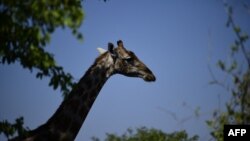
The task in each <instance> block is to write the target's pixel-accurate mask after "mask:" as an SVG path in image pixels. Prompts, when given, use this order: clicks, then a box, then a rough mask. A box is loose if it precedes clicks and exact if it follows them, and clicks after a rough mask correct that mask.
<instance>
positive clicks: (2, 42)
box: [0, 0, 84, 137]
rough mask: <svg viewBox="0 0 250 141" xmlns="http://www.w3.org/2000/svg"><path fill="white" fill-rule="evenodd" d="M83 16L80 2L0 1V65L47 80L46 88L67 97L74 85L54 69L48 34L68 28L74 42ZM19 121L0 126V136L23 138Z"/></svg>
mask: <svg viewBox="0 0 250 141" xmlns="http://www.w3.org/2000/svg"><path fill="white" fill-rule="evenodd" d="M83 18H84V13H83V10H82V1H81V0H25V1H20V0H0V19H1V22H0V63H1V64H12V63H20V64H21V66H22V67H23V68H24V69H28V70H30V71H31V72H32V71H34V72H35V73H36V77H37V78H39V79H42V78H44V77H48V78H50V82H49V86H52V87H53V88H54V89H58V88H59V89H60V90H61V91H62V93H63V96H67V94H68V93H69V90H70V89H71V87H72V86H73V85H74V82H73V77H72V75H71V74H70V73H66V72H65V71H64V69H63V67H62V66H60V65H58V64H57V63H56V61H55V59H54V57H53V54H51V53H49V52H47V51H46V48H45V47H46V46H47V45H48V43H49V42H50V38H51V34H52V33H53V32H54V31H55V30H56V29H58V28H60V27H61V28H69V29H70V30H71V31H72V33H73V35H75V36H76V38H77V39H79V40H80V39H82V35H81V33H80V32H79V31H78V29H79V27H80V25H81V24H82V21H83ZM27 129H28V128H23V118H22V117H21V118H18V119H16V123H14V124H11V123H9V122H8V121H7V120H5V121H3V122H0V133H4V134H5V135H6V136H7V137H10V136H12V135H13V134H14V133H15V132H18V134H23V133H24V132H25V131H26V130H27Z"/></svg>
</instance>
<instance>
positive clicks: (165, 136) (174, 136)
mask: <svg viewBox="0 0 250 141" xmlns="http://www.w3.org/2000/svg"><path fill="white" fill-rule="evenodd" d="M198 139H199V137H198V136H197V135H194V136H192V137H188V134H187V133H186V131H178V132H173V133H164V132H163V131H161V130H158V129H153V128H152V129H148V128H146V127H142V128H138V129H137V130H136V131H135V132H134V131H133V130H132V129H128V130H127V132H126V133H124V134H123V135H121V136H119V135H116V134H107V137H106V139H105V141H198ZM92 140H93V141H100V139H98V138H95V137H93V138H92Z"/></svg>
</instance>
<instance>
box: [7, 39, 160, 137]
mask: <svg viewBox="0 0 250 141" xmlns="http://www.w3.org/2000/svg"><path fill="white" fill-rule="evenodd" d="M117 45H118V47H116V48H114V45H113V44H112V43H108V50H107V51H105V50H103V49H99V52H100V55H99V56H98V57H97V58H96V60H95V62H94V63H93V65H92V66H91V67H90V68H89V69H88V70H87V71H86V73H85V75H84V76H83V77H82V78H81V79H80V80H79V82H78V83H77V85H76V86H75V87H74V88H73V89H72V91H71V92H70V94H69V96H68V97H67V98H66V99H65V100H64V101H63V102H62V103H61V105H60V106H59V108H58V109H57V110H56V112H55V113H54V114H53V116H52V117H51V118H50V119H49V120H48V121H47V122H46V123H45V124H43V125H41V126H39V127H38V128H37V129H35V130H32V131H30V132H28V133H27V135H25V136H20V137H16V138H13V139H12V140H11V141H73V140H74V139H75V137H76V136H77V134H78V132H79V130H80V128H81V126H82V124H83V123H84V120H85V119H86V117H87V115H88V113H89V111H90V108H91V107H92V105H93V103H94V101H95V99H96V98H97V96H98V94H99V92H100V90H101V88H102V87H103V85H104V84H105V82H106V81H107V80H108V79H109V78H110V77H111V76H112V75H114V74H122V75H125V76H128V77H140V78H142V79H143V80H145V81H148V82H150V81H155V80H156V78H155V76H154V74H153V73H152V72H151V70H150V69H149V68H148V67H147V66H146V65H145V64H144V63H143V62H141V61H140V60H139V59H138V58H137V57H136V55H135V54H134V53H133V52H132V51H128V50H127V49H126V48H125V47H124V46H123V42H122V41H121V40H119V41H117Z"/></svg>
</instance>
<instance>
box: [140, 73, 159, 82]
mask: <svg viewBox="0 0 250 141" xmlns="http://www.w3.org/2000/svg"><path fill="white" fill-rule="evenodd" d="M142 78H143V80H144V81H147V82H154V81H155V80H156V78H155V76H154V75H153V74H147V75H144V76H143V77H142Z"/></svg>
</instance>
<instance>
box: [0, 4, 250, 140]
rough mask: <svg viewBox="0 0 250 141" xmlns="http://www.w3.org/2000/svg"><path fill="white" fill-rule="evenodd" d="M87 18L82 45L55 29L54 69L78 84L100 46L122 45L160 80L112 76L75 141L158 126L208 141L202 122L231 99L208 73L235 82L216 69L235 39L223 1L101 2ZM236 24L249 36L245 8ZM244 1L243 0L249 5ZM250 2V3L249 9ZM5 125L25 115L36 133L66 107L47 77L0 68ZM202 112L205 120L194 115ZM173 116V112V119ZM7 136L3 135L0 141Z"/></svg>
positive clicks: (0, 111) (0, 113)
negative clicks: (70, 76) (196, 135)
mask: <svg viewBox="0 0 250 141" xmlns="http://www.w3.org/2000/svg"><path fill="white" fill-rule="evenodd" d="M84 2H85V3H84V6H83V7H84V12H85V19H84V22H83V24H82V26H81V28H80V31H81V32H82V33H83V35H84V40H83V42H79V41H77V40H76V39H75V38H74V36H72V34H71V32H70V31H69V30H67V29H66V30H65V29H64V30H63V29H58V30H57V31H56V32H55V33H54V34H53V36H52V39H51V43H50V45H49V46H48V48H47V49H48V50H49V51H50V52H52V53H53V54H54V55H55V59H56V60H57V63H58V64H60V65H62V66H63V67H64V69H65V70H66V71H67V72H70V73H71V74H72V75H73V76H74V78H75V81H78V80H79V79H80V78H81V76H82V75H83V74H84V73H85V71H86V70H87V69H88V67H89V66H90V65H91V64H92V63H93V61H94V59H95V58H96V57H97V56H98V52H97V51H96V48H97V47H104V48H106V45H107V43H108V42H113V43H116V41H117V40H119V39H122V40H123V42H124V45H125V47H126V48H127V49H128V50H132V51H134V52H135V54H136V55H137V56H138V57H139V58H140V59H141V60H142V61H143V62H144V63H145V64H146V65H147V66H148V67H149V68H150V69H151V70H152V71H153V72H154V74H155V75H156V77H157V81H156V82H154V83H146V82H144V81H143V80H141V79H139V78H128V77H124V76H120V75H115V76H113V77H111V78H110V79H109V80H108V82H107V83H106V84H105V85H104V87H103V89H102V90H101V92H100V94H99V96H98V98H97V100H96V101H95V104H94V105H93V107H92V109H91V111H90V113H89V115H88V117H87V119H86V121H85V123H84V124H83V126H82V128H81V130H80V132H79V134H78V136H77V139H76V140H90V138H91V137H92V136H96V137H99V138H101V139H103V138H104V137H105V133H117V134H122V133H124V132H125V131H126V129H127V128H137V127H142V126H146V127H149V128H150V127H153V128H157V129H161V130H163V131H165V132H173V131H178V130H184V129H185V130H187V131H188V133H190V135H194V134H198V135H199V136H200V138H201V140H208V139H209V138H210V136H209V129H208V127H207V126H206V124H205V122H204V121H205V120H206V119H209V118H211V117H212V112H213V110H214V109H215V108H218V107H219V108H221V109H223V104H219V103H223V102H224V101H226V100H227V99H228V97H229V95H228V93H227V92H226V91H225V90H224V89H223V88H221V87H219V86H214V85H209V82H210V81H211V80H212V77H211V74H210V73H209V71H208V66H210V67H211V69H212V71H213V72H214V75H215V76H216V78H218V79H220V80H225V81H226V82H227V81H230V78H229V77H227V75H225V74H224V73H222V72H220V71H219V69H218V68H217V67H216V62H217V60H218V59H222V60H228V59H229V47H230V45H231V44H232V43H233V42H234V39H235V35H234V33H233V32H232V30H231V29H229V28H226V26H225V24H226V20H227V15H226V12H225V9H224V7H223V3H222V1H220V0H210V1H198V0H189V1H180V0H169V1H165V0H158V1H153V0H138V1H132V0H130V1H124V0H116V1H115V0H109V1H108V2H107V3H104V2H102V1H99V0H91V1H90V0H89V1H84ZM229 2H230V3H231V4H232V5H233V6H234V8H235V15H236V22H237V23H239V25H240V26H241V27H242V28H243V30H245V31H247V32H248V33H250V32H249V31H250V27H249V26H247V25H250V20H249V13H247V12H246V10H245V9H244V8H243V7H242V5H241V3H240V2H238V1H237V2H236V1H229ZM244 2H246V1H244ZM248 4H249V3H248ZM0 78H1V79H0V94H1V99H0V120H4V119H8V120H10V121H14V119H15V118H17V117H19V116H24V119H25V125H27V126H28V127H29V128H30V129H34V128H36V127H37V126H39V125H41V124H42V123H44V122H46V121H47V120H48V119H49V117H50V116H51V115H52V114H53V113H54V112H55V110H56V109H57V108H58V106H59V105H60V103H61V101H62V96H61V93H60V91H58V90H57V91H54V90H53V89H52V88H50V87H48V81H49V80H48V79H44V80H38V79H36V78H35V73H30V72H29V71H28V70H23V69H22V68H21V67H20V65H18V64H14V65H0ZM197 107H199V108H200V116H199V117H195V114H194V111H195V109H197ZM170 113H174V115H175V116H176V117H175V118H174V116H173V115H172V114H170ZM3 139H4V137H3V136H2V135H1V136H0V140H3Z"/></svg>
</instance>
